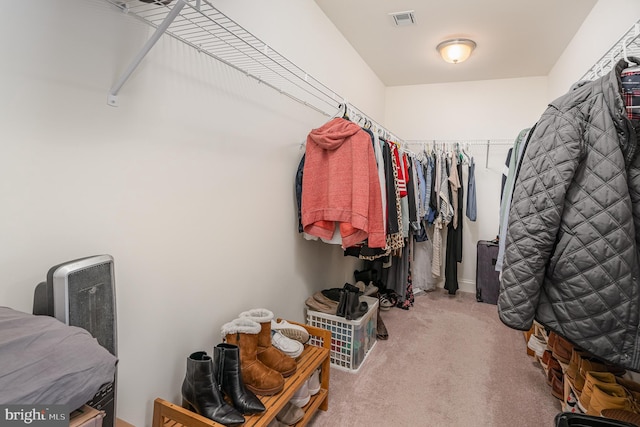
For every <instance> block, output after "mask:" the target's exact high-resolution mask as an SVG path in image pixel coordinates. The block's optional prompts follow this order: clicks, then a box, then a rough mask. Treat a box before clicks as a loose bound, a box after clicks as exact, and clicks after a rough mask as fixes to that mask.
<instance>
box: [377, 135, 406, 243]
mask: <svg viewBox="0 0 640 427" xmlns="http://www.w3.org/2000/svg"><path fill="white" fill-rule="evenodd" d="M393 148H395V144H393V143H387V142H386V141H383V142H382V153H383V157H384V164H385V175H386V182H387V247H388V248H389V249H390V250H392V251H395V250H398V249H400V248H402V247H403V246H404V239H403V238H402V211H401V207H400V189H399V188H398V169H397V166H396V158H395V156H394V155H393Z"/></svg>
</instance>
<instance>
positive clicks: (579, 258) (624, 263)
mask: <svg viewBox="0 0 640 427" xmlns="http://www.w3.org/2000/svg"><path fill="white" fill-rule="evenodd" d="M635 61H636V62H637V63H640V60H637V59H636V60H635ZM625 67H627V65H626V62H625V61H620V62H619V63H618V65H617V66H616V68H615V69H613V70H612V71H611V72H610V73H608V74H607V75H605V76H604V77H602V78H600V79H598V80H594V81H592V82H588V83H586V84H584V85H583V86H580V87H578V88H576V89H574V90H572V91H571V92H569V93H567V94H566V95H564V96H562V97H560V98H559V99H557V100H555V101H554V102H552V103H551V104H550V105H549V106H548V108H547V110H546V111H545V113H544V114H543V115H542V117H541V118H540V120H539V122H538V124H537V126H536V129H535V131H534V132H533V134H532V135H531V138H530V140H529V144H528V146H527V148H526V151H525V153H524V157H523V160H522V165H521V168H520V172H519V175H518V178H517V180H516V184H515V187H514V193H513V200H512V204H511V209H510V211H509V227H508V232H507V240H506V251H505V259H504V267H503V273H502V278H501V283H500V297H499V300H498V312H499V315H500V319H501V320H502V322H504V323H505V324H506V325H508V326H510V327H512V328H515V329H521V330H528V329H529V328H530V327H531V324H532V322H533V319H534V318H535V319H536V320H538V321H539V322H540V323H542V324H543V325H545V326H546V327H548V328H549V329H551V330H553V331H555V332H556V333H558V334H560V335H562V336H564V337H565V338H567V339H568V340H569V341H571V342H572V343H573V344H574V345H577V346H579V347H582V348H583V349H585V350H587V351H589V352H591V353H593V354H595V355H596V356H599V357H601V358H603V359H605V360H607V361H609V362H611V363H613V364H616V365H619V366H623V367H625V368H628V369H632V370H635V371H638V370H640V341H639V339H638V334H639V332H640V330H639V329H638V326H639V325H638V317H639V313H638V311H639V310H640V303H639V301H638V298H639V297H640V295H639V290H640V289H639V285H640V282H639V281H638V278H639V277H640V268H639V262H638V243H639V242H640V160H639V157H640V156H636V149H637V143H638V137H637V134H636V131H635V129H634V127H633V125H632V123H631V121H630V120H629V119H628V118H627V116H626V113H625V106H624V102H623V100H622V97H621V95H620V93H621V84H620V73H621V71H622V70H623V69H624V68H625Z"/></svg>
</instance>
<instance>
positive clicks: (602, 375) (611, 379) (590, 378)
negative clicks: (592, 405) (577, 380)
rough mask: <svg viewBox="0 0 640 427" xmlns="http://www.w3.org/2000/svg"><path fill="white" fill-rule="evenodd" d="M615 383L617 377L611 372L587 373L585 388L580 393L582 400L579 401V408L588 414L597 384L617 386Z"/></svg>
mask: <svg viewBox="0 0 640 427" xmlns="http://www.w3.org/2000/svg"><path fill="white" fill-rule="evenodd" d="M615 382H616V377H615V376H614V375H613V374H612V373H611V372H597V371H589V372H587V375H586V378H585V381H584V386H583V387H582V393H580V399H579V400H578V407H579V408H580V409H581V410H582V412H585V413H586V412H587V410H588V409H589V402H590V401H591V394H592V393H593V386H594V385H595V384H598V385H602V384H605V383H608V384H615Z"/></svg>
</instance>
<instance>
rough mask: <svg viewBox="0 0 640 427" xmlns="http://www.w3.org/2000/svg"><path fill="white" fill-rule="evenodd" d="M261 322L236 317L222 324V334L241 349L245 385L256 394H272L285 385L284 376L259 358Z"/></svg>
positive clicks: (229, 342)
mask: <svg viewBox="0 0 640 427" xmlns="http://www.w3.org/2000/svg"><path fill="white" fill-rule="evenodd" d="M259 334H260V324H258V323H256V322H254V321H253V320H251V319H249V318H239V319H235V320H233V321H231V322H229V323H225V324H224V325H222V336H223V339H224V340H225V341H226V342H227V343H228V344H233V345H237V346H238V348H239V350H240V367H241V371H242V381H243V382H244V385H245V386H246V387H247V388H248V389H249V390H251V391H252V392H254V393H255V394H259V395H265V396H270V395H272V394H276V393H279V392H280V391H281V390H282V388H283V387H284V378H283V377H282V375H281V374H280V373H279V372H278V371H274V370H273V369H271V368H269V367H268V366H265V365H264V364H263V363H262V362H261V361H260V360H258V335H259Z"/></svg>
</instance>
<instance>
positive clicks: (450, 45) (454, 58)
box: [436, 39, 476, 64]
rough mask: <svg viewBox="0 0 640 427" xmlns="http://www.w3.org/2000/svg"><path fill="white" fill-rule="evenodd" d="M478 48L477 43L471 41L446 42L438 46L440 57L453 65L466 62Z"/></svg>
mask: <svg viewBox="0 0 640 427" xmlns="http://www.w3.org/2000/svg"><path fill="white" fill-rule="evenodd" d="M475 48H476V42H474V41H473V40H469V39H452V40H445V41H443V42H442V43H440V44H438V46H436V50H437V51H438V52H440V56H442V59H444V60H445V61H447V62H449V63H451V64H458V63H460V62H464V61H466V60H467V59H468V58H469V56H471V52H473V49H475Z"/></svg>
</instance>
